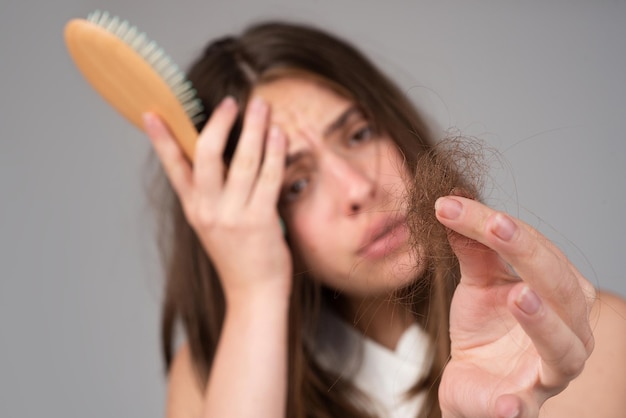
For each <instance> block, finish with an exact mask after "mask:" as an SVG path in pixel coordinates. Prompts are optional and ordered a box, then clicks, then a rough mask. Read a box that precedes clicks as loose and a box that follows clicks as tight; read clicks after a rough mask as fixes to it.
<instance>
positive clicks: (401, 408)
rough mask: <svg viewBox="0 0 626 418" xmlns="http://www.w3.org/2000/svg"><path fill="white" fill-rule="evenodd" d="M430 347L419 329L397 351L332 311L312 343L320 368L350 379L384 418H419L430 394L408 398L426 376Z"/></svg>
mask: <svg viewBox="0 0 626 418" xmlns="http://www.w3.org/2000/svg"><path fill="white" fill-rule="evenodd" d="M429 348H430V340H429V337H428V335H427V334H426V333H425V332H424V331H423V330H422V329H421V328H420V327H419V326H418V325H417V324H413V325H411V326H410V327H409V328H408V329H407V330H406V331H405V332H404V334H403V335H402V337H401V338H400V340H399V341H398V345H397V347H396V349H395V351H394V350H390V349H388V348H386V347H384V346H382V345H380V344H378V343H377V342H375V341H373V340H371V339H369V338H367V337H364V336H363V334H361V333H360V332H359V331H357V330H356V329H354V328H353V327H351V326H350V325H349V324H347V323H346V322H344V321H343V320H342V319H341V318H339V317H338V316H337V315H335V314H334V313H332V312H330V309H322V314H321V316H320V326H319V332H318V335H317V338H316V339H315V341H314V342H313V349H314V353H315V357H316V359H317V361H318V363H319V365H320V366H321V367H322V368H324V369H326V370H328V371H332V372H333V373H337V374H339V375H340V376H342V377H344V378H347V379H349V380H350V381H351V382H352V383H353V384H354V385H355V386H356V387H357V388H358V389H360V390H361V391H362V392H363V393H364V394H365V395H366V396H367V397H368V399H369V400H370V401H371V402H372V403H373V404H374V406H375V408H376V410H375V411H371V412H375V413H377V414H378V415H379V416H380V417H384V418H415V417H416V416H417V413H418V412H419V410H420V409H421V408H422V406H423V403H424V398H425V393H420V394H418V395H416V396H414V397H411V398H408V399H407V396H406V393H407V391H408V390H409V389H410V388H411V387H412V386H413V385H414V384H415V383H416V382H417V380H418V379H420V378H421V377H423V376H424V375H425V374H426V373H427V371H428V369H429V366H430V362H431V358H430V357H429ZM368 405H369V404H368ZM370 409H371V406H370Z"/></svg>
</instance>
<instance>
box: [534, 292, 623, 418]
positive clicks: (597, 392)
mask: <svg viewBox="0 0 626 418" xmlns="http://www.w3.org/2000/svg"><path fill="white" fill-rule="evenodd" d="M590 324H591V328H592V330H593V334H594V338H595V347H594V350H593V353H592V354H591V356H590V357H589V359H588V360H587V362H586V364H585V369H584V370H583V372H582V373H581V374H580V376H578V377H577V378H576V379H574V380H573V381H572V383H570V385H569V386H568V388H567V389H565V390H564V391H563V392H562V393H561V394H559V395H557V396H555V397H554V398H552V399H550V400H548V401H547V402H546V403H545V405H544V407H543V408H542V413H541V417H545V418H549V417H562V416H568V417H592V416H593V417H614V416H617V415H619V414H621V413H622V412H623V411H624V410H626V397H624V393H626V301H625V300H624V299H623V298H621V297H619V296H617V295H614V294H611V293H607V292H599V293H598V298H597V300H596V302H595V304H594V307H593V309H592V312H591V316H590Z"/></svg>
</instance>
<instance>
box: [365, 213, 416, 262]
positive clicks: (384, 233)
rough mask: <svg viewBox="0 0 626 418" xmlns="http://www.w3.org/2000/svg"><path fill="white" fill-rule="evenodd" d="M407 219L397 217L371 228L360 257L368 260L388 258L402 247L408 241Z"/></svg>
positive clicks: (366, 235)
mask: <svg viewBox="0 0 626 418" xmlns="http://www.w3.org/2000/svg"><path fill="white" fill-rule="evenodd" d="M408 237H409V230H408V228H407V226H406V219H405V218H404V217H403V216H402V217H396V218H393V219H388V220H386V221H385V222H382V223H379V224H378V225H375V226H374V227H373V228H370V229H369V231H368V233H366V234H365V239H364V240H363V241H362V242H361V245H360V246H359V250H358V255H359V256H361V257H364V258H368V259H377V258H381V257H384V256H387V255H389V254H391V253H393V252H395V251H396V250H397V249H398V248H400V247H402V246H403V245H404V244H405V243H406V242H407V240H408Z"/></svg>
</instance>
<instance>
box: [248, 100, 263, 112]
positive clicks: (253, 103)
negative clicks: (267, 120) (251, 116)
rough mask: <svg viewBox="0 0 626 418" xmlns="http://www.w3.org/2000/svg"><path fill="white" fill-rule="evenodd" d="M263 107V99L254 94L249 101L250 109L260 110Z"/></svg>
mask: <svg viewBox="0 0 626 418" xmlns="http://www.w3.org/2000/svg"><path fill="white" fill-rule="evenodd" d="M264 108H265V100H263V98H262V97H260V96H256V97H254V98H253V99H252V101H251V102H250V110H251V111H253V112H261V111H262V110H264Z"/></svg>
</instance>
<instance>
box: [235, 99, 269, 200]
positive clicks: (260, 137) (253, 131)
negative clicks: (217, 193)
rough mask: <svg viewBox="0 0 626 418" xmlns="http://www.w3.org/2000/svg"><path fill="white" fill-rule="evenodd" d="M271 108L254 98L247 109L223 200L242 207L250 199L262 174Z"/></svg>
mask: <svg viewBox="0 0 626 418" xmlns="http://www.w3.org/2000/svg"><path fill="white" fill-rule="evenodd" d="M268 113H269V108H268V105H267V103H265V101H264V100H263V99H261V98H260V97H255V98H254V99H252V101H251V102H250V105H249V106H248V109H247V110H246V117H245V120H244V124H243V129H242V132H241V137H240V138H239V144H238V145H237V149H236V150H235V154H234V155H233V159H232V162H231V164H230V167H229V170H228V177H227V179H226V185H225V196H224V199H225V200H226V201H227V202H229V204H230V205H231V207H241V206H243V205H244V204H245V202H246V201H247V200H248V199H249V198H250V195H251V192H252V188H253V187H254V184H255V182H256V180H257V176H258V175H259V166H260V163H261V157H262V153H263V152H262V151H263V143H264V141H265V133H266V129H267V116H268Z"/></svg>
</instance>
